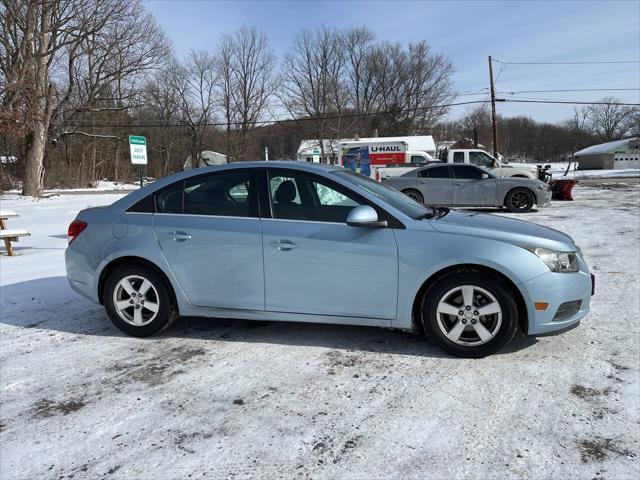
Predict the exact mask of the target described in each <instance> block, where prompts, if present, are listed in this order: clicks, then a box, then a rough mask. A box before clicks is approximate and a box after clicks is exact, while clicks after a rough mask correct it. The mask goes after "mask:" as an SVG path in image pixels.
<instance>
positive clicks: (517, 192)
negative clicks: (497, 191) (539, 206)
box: [504, 188, 536, 213]
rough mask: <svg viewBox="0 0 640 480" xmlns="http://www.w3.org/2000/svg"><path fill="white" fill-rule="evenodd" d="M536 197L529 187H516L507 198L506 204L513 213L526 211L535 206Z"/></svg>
mask: <svg viewBox="0 0 640 480" xmlns="http://www.w3.org/2000/svg"><path fill="white" fill-rule="evenodd" d="M535 203H536V198H535V196H534V194H533V192H532V191H531V190H529V189H528V188H514V189H513V190H511V191H510V192H509V193H508V194H507V198H505V202H504V204H505V206H506V207H507V208H508V209H509V211H510V212H513V213H525V212H528V211H529V210H531V209H532V208H533V205H534V204H535Z"/></svg>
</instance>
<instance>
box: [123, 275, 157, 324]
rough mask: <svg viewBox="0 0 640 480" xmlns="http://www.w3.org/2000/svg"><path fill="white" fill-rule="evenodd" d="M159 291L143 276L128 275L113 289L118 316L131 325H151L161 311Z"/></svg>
mask: <svg viewBox="0 0 640 480" xmlns="http://www.w3.org/2000/svg"><path fill="white" fill-rule="evenodd" d="M159 299H160V297H159V295H158V291H157V290H156V287H155V286H154V285H153V284H152V283H151V282H150V281H149V280H148V279H146V278H145V277H143V276H142V275H127V276H125V277H123V278H122V279H120V281H119V282H118V283H117V284H116V288H114V289H113V306H114V308H115V311H116V313H117V314H118V316H119V317H120V318H121V319H122V320H124V321H125V322H127V323H128V324H130V325H133V326H135V327H142V326H144V325H148V324H149V323H151V322H152V321H153V320H154V319H155V318H156V316H157V314H158V310H159V301H160V300H159Z"/></svg>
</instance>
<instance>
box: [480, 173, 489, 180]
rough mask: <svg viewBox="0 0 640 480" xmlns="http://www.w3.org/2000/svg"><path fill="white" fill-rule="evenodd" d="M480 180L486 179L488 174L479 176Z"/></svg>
mask: <svg viewBox="0 0 640 480" xmlns="http://www.w3.org/2000/svg"><path fill="white" fill-rule="evenodd" d="M480 178H481V179H483V180H486V179H487V178H489V174H488V173H483V174H482V175H480Z"/></svg>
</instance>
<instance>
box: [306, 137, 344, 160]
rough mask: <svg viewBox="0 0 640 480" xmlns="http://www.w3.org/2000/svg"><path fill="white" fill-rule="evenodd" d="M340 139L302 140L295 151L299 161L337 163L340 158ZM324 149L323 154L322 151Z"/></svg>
mask: <svg viewBox="0 0 640 480" xmlns="http://www.w3.org/2000/svg"><path fill="white" fill-rule="evenodd" d="M341 141H342V140H323V141H322V147H323V148H322V149H321V148H320V140H302V141H301V142H300V146H299V147H298V152H297V153H296V159H297V160H298V161H299V162H320V163H338V160H339V158H340V142H341ZM323 150H324V156H323V155H322V152H323ZM314 156H315V158H314Z"/></svg>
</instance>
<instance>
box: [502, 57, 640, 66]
mask: <svg viewBox="0 0 640 480" xmlns="http://www.w3.org/2000/svg"><path fill="white" fill-rule="evenodd" d="M493 61H494V62H498V63H502V64H504V65H600V64H625V63H640V60H617V61H613V60H611V61H609V60H607V61H582V62H504V61H502V60H498V59H495V58H494V59H493Z"/></svg>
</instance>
